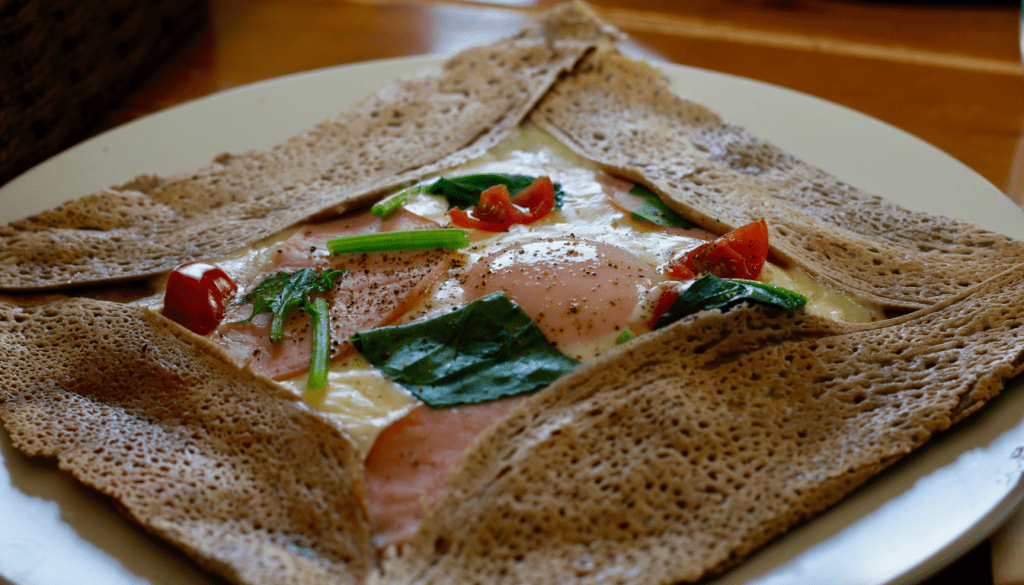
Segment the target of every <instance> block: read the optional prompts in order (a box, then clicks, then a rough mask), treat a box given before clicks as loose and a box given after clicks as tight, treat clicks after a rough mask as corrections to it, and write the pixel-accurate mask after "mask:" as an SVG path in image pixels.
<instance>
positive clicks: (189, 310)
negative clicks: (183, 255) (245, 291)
mask: <svg viewBox="0 0 1024 585" xmlns="http://www.w3.org/2000/svg"><path fill="white" fill-rule="evenodd" d="M237 290H238V286H237V285H236V284H235V283H234V281H232V280H231V277H229V276H228V275H227V274H225V273H224V271H223V270H221V269H220V268H218V267H216V266H214V265H213V264H206V263H204V262H188V263H185V264H182V265H181V266H178V267H177V268H175V269H174V271H173V272H171V274H170V276H168V277H167V290H166V291H165V292H164V316H165V317H167V318H168V319H170V320H172V321H174V322H176V323H179V324H181V325H184V326H185V328H187V329H188V330H189V331H192V332H193V333H198V334H199V335H206V334H207V333H209V332H211V331H213V330H214V329H216V328H217V325H219V324H220V322H221V319H223V318H224V313H225V311H226V310H227V305H228V303H229V302H231V299H232V298H234V295H235V292H236V291H237Z"/></svg>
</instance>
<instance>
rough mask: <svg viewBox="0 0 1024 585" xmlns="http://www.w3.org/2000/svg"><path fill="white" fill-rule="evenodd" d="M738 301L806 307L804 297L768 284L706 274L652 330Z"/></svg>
mask: <svg viewBox="0 0 1024 585" xmlns="http://www.w3.org/2000/svg"><path fill="white" fill-rule="evenodd" d="M742 301H752V302H755V303H764V304H766V305H772V306H775V307H779V308H782V309H795V308H797V307H802V306H804V305H805V304H807V297H805V296H803V295H800V294H797V293H795V292H793V291H791V290H787V289H784V288H781V287H778V286H775V285H772V284H766V283H763V282H757V281H754V280H740V279H736V278H718V277H717V276H715V275H714V274H711V273H708V274H706V275H704V276H702V277H700V278H699V279H697V280H696V281H694V283H693V284H691V285H690V288H688V289H686V290H685V291H683V293H682V294H680V295H679V298H678V299H676V302H674V303H672V306H671V307H669V309H668V311H666V312H665V313H664V314H662V315H661V316H660V317H658V320H657V321H656V322H655V323H654V328H655V329H661V328H662V327H665V326H667V325H670V324H672V323H675V322H676V321H678V320H680V319H682V318H683V317H686V316H688V315H693V314H694V313H698V312H700V311H704V310H706V309H726V308H729V307H732V306H735V305H737V304H739V303H740V302H742Z"/></svg>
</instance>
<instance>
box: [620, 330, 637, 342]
mask: <svg viewBox="0 0 1024 585" xmlns="http://www.w3.org/2000/svg"><path fill="white" fill-rule="evenodd" d="M635 337H636V334H635V333H633V332H632V331H630V330H629V329H623V330H622V333H619V336H618V337H616V338H615V345H622V344H623V343H626V342H627V341H629V340H631V339H634V338H635Z"/></svg>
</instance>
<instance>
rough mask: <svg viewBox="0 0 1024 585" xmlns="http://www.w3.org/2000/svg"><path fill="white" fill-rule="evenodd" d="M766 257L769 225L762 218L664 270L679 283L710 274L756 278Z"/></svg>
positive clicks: (702, 245)
mask: <svg viewBox="0 0 1024 585" xmlns="http://www.w3.org/2000/svg"><path fill="white" fill-rule="evenodd" d="M767 258H768V224H767V223H765V221H764V218H761V220H760V221H755V222H753V223H748V224H747V225H745V226H742V227H739V228H737V229H735V230H733V231H731V232H729V233H727V234H725V235H724V236H721V237H719V238H718V239H716V240H713V241H711V242H708V243H706V244H701V245H700V246H697V247H696V248H694V249H693V250H690V251H689V252H686V253H685V254H683V255H682V256H680V257H678V258H676V259H675V260H673V261H672V262H670V263H669V264H668V266H666V267H665V274H666V275H668V276H669V277H670V278H676V279H679V280H690V279H693V278H697V277H698V276H700V275H702V274H707V273H708V272H710V273H711V274H714V275H715V276H718V277H720V278H745V279H754V278H757V275H758V274H760V273H761V268H762V267H763V266H764V263H765V260H767Z"/></svg>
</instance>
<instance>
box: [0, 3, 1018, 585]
mask: <svg viewBox="0 0 1024 585" xmlns="http://www.w3.org/2000/svg"><path fill="white" fill-rule="evenodd" d="M616 34H617V33H615V31H613V30H610V29H609V28H608V27H606V26H605V25H603V24H602V23H600V21H597V20H596V19H595V18H594V17H593V14H592V13H590V12H589V10H588V9H586V7H584V6H582V5H579V4H572V5H567V6H561V7H558V8H556V9H554V10H553V11H552V12H550V13H548V14H546V15H545V16H543V17H542V18H541V19H540V20H539V21H538V23H537V24H535V25H532V26H531V27H529V28H528V29H527V30H525V31H524V32H523V33H522V34H520V35H519V36H517V37H514V38H512V39H509V40H506V41H502V42H499V43H496V44H494V45H490V46H487V47H481V48H476V49H471V50H469V51H467V52H465V53H462V54H460V55H458V56H456V57H455V58H453V59H452V60H451V61H449V62H448V63H447V64H446V65H445V66H444V68H443V69H442V71H441V72H440V73H437V74H430V75H426V76H421V77H418V78H415V79H412V80H404V81H398V82H396V83H395V84H394V85H392V86H390V87H388V88H386V89H385V90H383V91H381V92H379V93H378V94H376V95H374V96H372V97H370V98H367V99H366V100H364V101H363V102H360V103H359V104H357V105H355V106H353V107H352V108H351V109H349V110H347V111H345V112H343V113H342V114H340V115H339V116H337V117H336V118H334V119H332V120H329V121H327V122H325V123H323V124H321V125H319V126H317V127H315V128H313V129H310V130H308V131H306V132H304V133H302V134H300V135H298V136H296V137H293V138H291V139H289V140H287V141H285V142H283V143H281V144H279V145H277V146H275V147H273V148H270V149H267V150H263V151H254V152H250V153H246V154H242V155H238V156H227V155H225V156H222V157H220V158H219V159H218V160H216V161H215V162H213V163H211V164H209V165H206V166H204V167H201V168H199V169H196V170H193V171H188V172H183V173H180V174H178V175H174V176H171V177H166V178H156V177H142V178H139V179H137V180H136V181H134V182H133V183H131V184H129V185H127V186H125V187H121V188H117V189H113V190H110V191H107V192H104V193H100V194H96V195H93V196H89V197H86V198H83V199H80V200H77V201H72V202H69V203H68V204H66V205H64V206H62V207H60V208H57V209H56V210H53V211H50V212H45V213H42V214H38V215H36V216H33V217H31V218H28V219H25V220H21V221H18V222H14V223H13V224H11V225H10V226H7V227H4V228H0V289H3V290H8V291H12V290H16V291H31V290H42V289H52V288H68V287H71V288H73V287H78V286H81V285H84V284H94V283H101V282H111V281H114V282H116V281H123V280H126V279H132V278H139V277H145V276H148V275H152V274H157V273H160V272H164V271H167V270H169V269H171V268H173V267H174V266H175V265H176V264H178V263H180V262H182V261H185V260H192V259H199V258H206V257H211V256H217V255H220V254H224V253H227V252H229V251H232V250H234V249H236V248H239V247H242V246H245V245H247V244H250V243H252V242H254V241H257V240H259V239H261V238H263V237H265V236H267V235H270V234H272V233H274V232H276V231H278V230H280V229H282V228H285V227H287V226H290V225H292V224H294V223H296V222H299V221H302V220H304V219H306V218H308V217H311V216H317V215H321V214H324V213H328V212H332V210H338V209H352V208H354V207H356V206H359V205H364V204H367V203H369V202H370V201H372V200H373V199H375V198H377V197H378V196H379V195H380V194H381V193H382V192H384V191H386V190H387V189H391V188H393V187H396V186H399V185H404V184H406V183H408V182H409V181H413V180H415V179H418V178H421V177H425V176H428V175H430V174H432V173H437V172H438V171H440V170H442V169H445V168H448V167H449V166H451V165H454V164H456V163H458V162H462V161H464V160H466V159H469V158H472V157H474V156H477V155H479V154H481V153H482V152H484V151H485V150H486V149H487V148H488V147H490V146H492V145H493V144H496V143H497V142H498V141H500V140H501V138H502V137H504V136H506V135H507V134H508V133H509V132H510V131H511V130H512V129H513V128H515V127H516V126H517V125H518V124H519V123H520V122H521V120H522V119H523V118H524V117H526V116H527V115H532V118H533V119H534V120H535V121H536V122H537V123H539V124H541V125H542V126H543V127H545V128H547V129H549V130H551V131H552V132H554V133H555V134H556V136H559V137H560V138H562V139H563V140H565V141H566V143H567V144H569V145H570V146H571V147H573V148H575V149H577V150H578V151H579V152H581V153H583V154H584V155H585V156H588V157H589V158H591V159H593V160H596V161H598V162H600V163H601V164H604V165H605V166H607V167H608V168H610V169H612V170H613V171H615V172H618V173H620V174H623V175H625V176H627V177H629V178H633V179H636V180H638V181H640V182H643V183H645V184H647V185H648V186H650V187H652V188H653V189H655V190H656V191H657V192H658V193H660V194H661V195H662V197H663V198H665V199H666V201H667V202H668V203H669V204H670V205H672V206H673V207H675V208H676V209H677V210H679V211H680V212H681V213H682V214H683V215H684V216H687V217H689V218H691V219H694V220H696V221H698V222H699V223H700V224H701V225H703V226H705V227H708V228H709V229H712V230H713V231H716V232H724V231H726V230H727V229H729V228H731V227H734V226H736V225H740V224H743V223H747V222H748V221H750V220H751V219H758V218H760V217H761V216H765V217H768V221H769V225H770V226H772V230H773V231H772V239H773V242H774V244H773V253H774V254H775V255H776V256H777V257H779V258H782V259H784V260H789V261H792V262H793V263H795V264H797V265H799V266H802V267H804V268H806V269H807V270H809V271H811V272H812V274H815V275H816V276H818V277H819V278H821V279H823V280H825V281H826V282H829V283H831V284H833V285H835V286H837V287H838V288H842V289H844V290H848V291H851V292H852V293H853V294H855V295H856V296H858V297H860V298H863V299H869V300H874V301H876V302H879V303H881V304H882V305H883V306H888V307H897V308H913V307H917V306H925V305H932V306H931V307H930V308H928V309H925V310H923V311H921V312H919V313H915V314H913V315H910V316H907V317H904V318H901V319H898V320H894V321H886V322H883V323H879V324H874V325H869V326H847V325H839V324H836V323H831V322H827V321H823V320H820V319H816V318H812V317H807V316H803V315H800V314H797V313H781V314H780V313H777V312H773V311H771V310H765V309H763V308H748V309H742V310H736V311H733V312H731V313H728V314H725V315H723V314H721V313H719V312H711V313H705V314H701V315H699V316H697V317H695V318H693V319H690V320H688V321H686V322H684V323H680V324H677V325H675V326H673V327H671V328H668V329H666V330H664V331H662V332H659V333H655V334H652V335H650V336H644V337H642V338H640V339H639V340H636V341H634V342H632V343H630V344H628V345H626V346H623V347H622V348H620V349H618V350H617V351H613V352H612V353H610V354H608V355H606V356H604V357H602V358H599V359H597V360H595V361H593V362H592V363H588V364H585V365H583V366H581V368H580V369H579V370H577V371H576V372H575V373H574V374H572V375H570V376H569V377H567V378H565V379H563V380H560V381H559V382H557V383H556V384H555V385H553V386H552V387H550V388H549V389H547V390H545V391H543V392H542V393H541V394H538V395H537V396H536V397H535V398H534V399H532V400H531V401H530V402H529V405H528V406H527V407H526V408H524V409H521V410H519V411H516V412H514V413H513V414H512V415H511V416H510V417H508V418H507V419H505V420H504V421H502V422H500V423H498V425H497V426H495V427H494V428H492V429H491V430H490V431H488V432H487V433H486V434H485V436H484V437H482V438H481V439H480V440H479V441H477V442H476V443H475V444H474V445H473V446H472V447H471V448H470V450H469V451H468V452H467V454H466V459H465V463H464V465H463V467H462V468H461V469H460V470H459V471H458V472H457V473H456V474H455V475H454V476H453V478H452V480H451V484H450V489H449V492H448V494H447V495H446V496H445V497H444V499H443V501H442V502H441V503H440V505H439V506H438V508H437V509H436V510H435V511H434V512H433V513H431V515H430V516H429V517H428V519H427V520H426V521H425V522H424V524H423V525H422V526H421V528H420V531H419V533H418V534H417V535H416V536H415V537H414V538H413V540H412V541H411V542H410V543H409V544H408V545H407V546H406V547H405V549H404V550H403V552H402V554H401V556H399V557H397V558H386V559H385V560H384V567H383V572H380V570H379V569H378V568H377V562H376V560H375V556H374V552H373V550H372V547H371V546H370V545H369V544H368V543H369V534H370V533H371V531H372V529H371V528H370V527H369V526H368V520H367V518H366V512H365V509H364V506H363V503H362V498H361V494H360V490H361V481H360V469H361V464H360V462H359V461H358V460H357V459H356V458H355V457H354V456H353V449H352V447H351V444H350V443H349V442H348V440H347V438H346V437H345V436H344V435H343V433H340V432H338V431H337V430H335V429H334V428H333V427H332V426H331V425H330V424H328V423H325V422H324V421H323V420H322V419H321V418H320V417H319V416H318V415H317V414H316V413H314V412H309V411H307V409H305V407H303V406H302V405H301V404H298V403H297V402H295V401H294V400H293V399H292V398H291V397H290V396H289V395H287V394H283V393H282V391H281V390H280V388H279V387H277V386H276V385H275V384H274V383H272V382H270V381H268V380H267V379H265V378H263V377H260V376H257V375H253V374H251V373H250V372H249V371H248V370H245V369H239V368H237V367H235V366H233V365H231V364H230V362H229V361H228V360H226V359H225V358H224V356H223V354H222V353H221V352H220V351H218V350H216V349H215V348H213V347H212V346H211V345H210V344H209V343H207V342H206V340H203V339H201V338H198V337H196V336H194V335H192V334H191V333H189V332H187V331H185V330H183V329H181V328H180V327H178V326H176V325H174V324H171V323H169V322H167V321H166V320H165V319H164V318H163V317H162V316H160V315H158V314H155V313H151V312H148V311H146V310H143V309H138V308H134V307H130V306H127V305H122V304H116V303H108V302H104V301H98V300H89V299H67V298H62V297H40V298H28V299H19V300H13V299H7V300H4V301H2V302H0V418H2V420H3V422H4V425H5V426H6V427H7V429H8V430H9V432H10V433H11V436H12V440H13V441H14V443H15V445H16V446H17V447H18V448H19V449H21V450H22V451H23V452H25V453H27V454H30V455H43V456H49V457H57V458H58V460H59V462H60V465H61V466H62V468H64V469H67V470H68V471H70V472H71V473H73V474H74V475H75V476H76V477H78V478H79V479H81V480H82V481H83V482H85V483H86V484H88V485H90V486H93V487H95V488H97V489H98V490H100V491H101V492H103V493H106V494H109V495H111V496H112V497H113V498H114V499H115V500H116V501H117V502H118V503H119V505H120V506H121V507H122V509H123V510H124V511H125V512H126V513H127V514H128V515H129V516H130V517H132V518H134V519H135V520H137V521H138V522H139V523H140V524H142V525H143V526H145V527H146V528H147V529H148V530H150V531H153V532H154V533H156V534H158V535H160V536H162V537H164V538H166V539H168V540H169V541H171V542H173V543H175V544H176V545H178V546H180V547H181V548H182V549H184V550H185V551H186V552H188V553H189V554H191V555H193V556H194V557H195V558H196V559H197V561H198V562H199V563H200V564H202V565H203V566H205V567H208V568H210V569H211V570H213V571H215V572H217V573H219V574H221V575H224V576H225V577H227V578H228V579H230V580H232V581H234V582H237V583H270V582H274V583H279V582H294V583H325V582H336V581H337V582H363V581H377V580H385V581H393V582H400V583H406V582H410V583H412V582H415V583H421V582H422V583H427V582H458V581H467V582H484V583H490V582H502V581H506V582H538V583H544V582H559V583H562V582H576V581H578V582H591V581H595V582H596V581H598V580H600V579H613V580H617V581H636V582H644V583H657V582H665V583H668V582H676V581H685V580H697V579H700V578H702V576H704V575H707V574H710V573H713V572H716V571H720V570H723V569H724V568H726V567H728V566H730V565H732V564H734V563H736V562H738V561H739V560H740V559H742V558H743V557H744V556H745V555H747V554H749V553H750V552H751V551H752V550H754V549H755V548H757V547H758V546H761V545H762V544H764V543H765V542H767V541H768V540H770V539H771V538H773V537H775V536H777V535H779V534H781V533H782V532H783V531H785V530H786V529H787V528H789V527H791V526H792V525H793V524H794V523H795V522H798V521H800V520H803V519H806V518H808V517H809V516H810V515H812V514H814V513H815V512H817V511H820V510H821V509H822V508H824V507H826V506H828V505H830V504H831V503H833V502H835V501H836V500H837V499H839V498H841V497H842V496H843V495H844V494H846V493H848V492H849V491H850V490H851V489H854V488H855V487H856V486H857V485H860V484H861V483H862V482H863V481H865V480H866V479H867V478H868V477H870V476H871V475H872V474H874V473H876V472H877V471H878V470H880V469H882V468H884V467H885V466H886V465H889V464H890V463H891V462H892V461H894V460H895V459H896V458H898V457H899V456H901V455H903V454H905V453H907V452H909V451H910V450H911V449H913V448H914V447H915V446H917V445H919V444H921V442H923V441H925V440H926V439H927V438H928V437H929V436H930V435H931V434H932V433H934V432H937V431H939V430H941V429H944V428H946V427H947V426H948V425H949V424H951V423H953V422H955V421H956V420H959V419H960V418H962V417H963V416H966V414H967V413H969V412H971V411H973V410H974V409H976V408H978V407H979V406H980V405H981V404H982V403H983V402H984V401H985V400H986V399H987V398H989V397H990V396H991V395H993V394H995V393H996V392H998V390H999V389H1000V388H1001V387H1002V383H1003V382H1004V381H1005V379H1006V378H1007V377H1009V376H1012V375H1014V374H1016V373H1017V371H1018V370H1019V368H1020V366H1019V364H1018V362H1019V359H1018V358H1017V353H1018V352H1017V350H1016V349H1015V344H1018V343H1019V340H1018V339H1017V335H1018V331H1019V325H1020V314H1019V312H1018V311H1017V309H1016V308H1015V306H1016V305H1017V304H1018V303H1017V300H1018V299H1020V297H1021V293H1022V290H1021V286H1022V284H1021V278H1022V277H1021V269H1020V268H1017V267H1016V259H1017V258H1019V254H1020V253H1021V252H1022V251H1024V250H1022V248H1021V243H1019V242H1015V241H1013V240H1010V239H1008V238H1005V237H1002V236H999V235H996V234H992V233H990V232H987V231H984V230H982V229H980V228H977V227H975V226H970V225H968V224H965V223H963V222H958V221H955V220H947V219H944V218H937V217H934V216H929V215H926V214H922V213H917V212H912V211H907V210H903V209H900V208H898V207H895V206H892V205H889V204H886V203H884V202H882V201H881V200H879V199H877V198H875V197H872V196H868V195H865V194H863V193H860V192H859V191H857V190H855V189H854V188H852V187H849V186H846V185H843V184H841V183H840V182H838V181H837V180H835V179H833V178H831V177H829V176H828V175H827V174H825V173H824V172H822V171H819V170H816V169H813V168H811V167H809V166H807V165H805V164H804V163H801V162H799V161H797V160H795V159H793V158H792V157H789V156H787V155H784V154H783V153H781V152H779V151H778V149H776V148H775V147H772V146H770V145H768V144H766V143H764V142H762V141H759V140H757V139H755V138H752V137H750V136H749V135H747V134H746V133H744V132H743V131H742V130H740V129H737V128H735V127H731V126H728V125H726V124H724V123H722V122H721V121H720V120H719V118H718V117H717V116H716V115H715V114H713V113H711V112H710V111H708V110H706V109H705V108H703V107H701V106H697V105H695V104H692V103H689V102H685V101H683V100H681V99H679V98H676V97H674V96H672V95H671V94H670V92H669V91H668V90H667V88H666V87H665V86H664V84H663V83H662V82H661V80H660V78H659V77H658V76H657V74H656V72H654V71H653V70H652V69H651V68H649V67H648V66H646V65H642V64H638V63H635V62H632V61H628V60H626V59H625V58H624V57H622V56H620V55H618V54H616V53H615V52H614V51H613V50H611V49H610V48H609V47H608V46H607V44H608V42H609V41H610V40H611V39H613V38H615V37H616ZM584 59H585V61H584V62H583V63H581V64H580V62H581V60H584ZM577 64H579V65H577ZM601 78H603V79H606V81H607V87H606V88H605V89H601V87H600V84H599V82H600V79H601ZM542 99H543V101H542V102H541V105H540V106H539V107H534V106H535V104H536V103H537V102H538V100H542ZM573 116H576V117H577V118H576V119H573ZM849 201H855V202H857V204H856V205H849ZM211 235H212V236H213V237H211ZM958 263H959V264H958ZM1010 267H1014V268H1013V269H1012V270H1011V271H1010V272H1007V273H1005V274H1002V275H998V273H999V272H1001V271H1002V270H1003V269H1005V268H1010ZM993 275H998V276H993ZM988 277H992V280H990V281H987V282H985V283H983V284H978V283H981V282H982V281H983V280H984V279H985V278H988ZM945 280H950V282H948V283H944V282H943V281H945ZM971 286H973V288H971ZM296 461H301V462H302V463H303V464H302V465H295V464H294V463H295V462H296Z"/></svg>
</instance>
